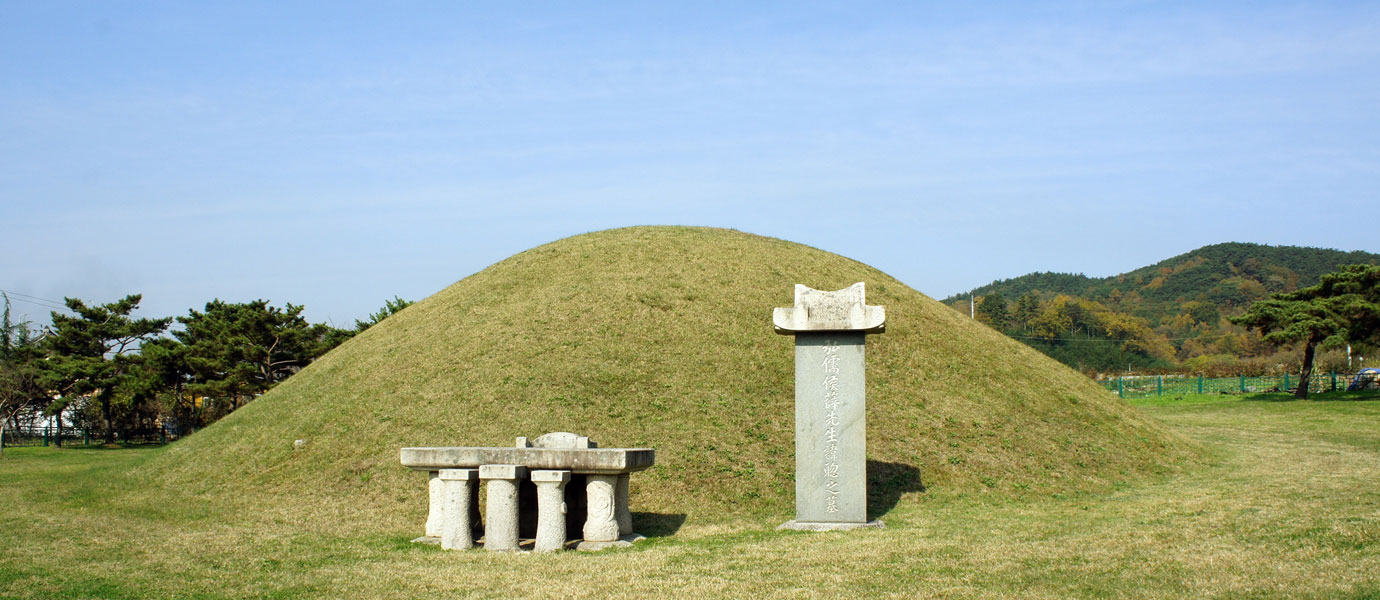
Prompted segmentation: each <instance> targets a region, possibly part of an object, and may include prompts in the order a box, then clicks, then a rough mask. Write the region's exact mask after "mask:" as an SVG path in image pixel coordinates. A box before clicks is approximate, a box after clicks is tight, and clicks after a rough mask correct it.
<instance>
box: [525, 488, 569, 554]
mask: <svg viewBox="0 0 1380 600" xmlns="http://www.w3.org/2000/svg"><path fill="white" fill-rule="evenodd" d="M532 482H533V483H535V484H537V542H536V545H535V547H534V548H533V550H536V551H537V552H551V551H553V550H561V549H563V548H565V484H567V483H569V482H570V471H532Z"/></svg>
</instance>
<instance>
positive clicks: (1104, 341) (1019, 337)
mask: <svg viewBox="0 0 1380 600" xmlns="http://www.w3.org/2000/svg"><path fill="white" fill-rule="evenodd" d="M1233 335H1241V334H1239V333H1222V334H1218V335H1201V336H1197V337H1182V338H1162V339H1163V340H1164V341H1166V342H1185V341H1188V340H1215V339H1220V338H1224V337H1228V336H1233ZM1006 337H1009V338H1012V339H1016V340H1040V341H1042V342H1079V343H1093V344H1123V343H1126V342H1153V341H1157V340H1143V339H1126V340H1118V339H1111V338H1109V339H1100V340H1099V339H1091V338H1089V339H1077V338H1067V339H1061V338H1043V337H1037V336H1026V335H1007V336H1006Z"/></svg>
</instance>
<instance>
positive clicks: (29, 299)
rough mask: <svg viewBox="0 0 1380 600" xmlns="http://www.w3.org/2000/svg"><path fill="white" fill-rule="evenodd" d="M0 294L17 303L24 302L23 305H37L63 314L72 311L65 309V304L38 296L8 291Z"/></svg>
mask: <svg viewBox="0 0 1380 600" xmlns="http://www.w3.org/2000/svg"><path fill="white" fill-rule="evenodd" d="M0 293H4V294H5V295H6V296H10V297H11V299H13V300H17V301H19V302H25V303H28V304H34V305H37V306H42V307H44V308H50V309H53V310H61V311H65V312H72V309H70V308H67V305H66V304H63V303H61V302H58V301H56V300H49V299H47V298H39V297H38V296H30V295H28V294H21V293H19V292H11V291H9V290H0Z"/></svg>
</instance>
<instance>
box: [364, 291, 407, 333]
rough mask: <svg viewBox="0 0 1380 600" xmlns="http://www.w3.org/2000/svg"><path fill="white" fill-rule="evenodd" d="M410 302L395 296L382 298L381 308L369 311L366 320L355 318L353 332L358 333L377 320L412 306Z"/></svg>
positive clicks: (376, 323) (371, 325) (375, 323)
mask: <svg viewBox="0 0 1380 600" xmlns="http://www.w3.org/2000/svg"><path fill="white" fill-rule="evenodd" d="M412 304H413V303H412V301H410V300H403V299H402V298H399V297H397V296H393V299H392V300H384V301H383V308H381V309H379V311H378V312H373V313H369V320H368V321H361V320H359V319H355V332H356V333H358V332H361V331H364V330H365V329H368V328H370V327H373V326H374V325H378V323H379V321H382V320H384V319H386V318H388V317H391V316H393V315H395V314H397V313H398V312H400V311H402V309H404V308H407V307H409V306H412Z"/></svg>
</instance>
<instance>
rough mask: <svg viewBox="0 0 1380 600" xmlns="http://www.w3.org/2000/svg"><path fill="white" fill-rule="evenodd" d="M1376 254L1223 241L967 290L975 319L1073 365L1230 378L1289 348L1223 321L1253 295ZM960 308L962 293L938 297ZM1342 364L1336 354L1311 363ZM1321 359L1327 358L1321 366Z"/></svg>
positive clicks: (1313, 279)
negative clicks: (1128, 266)
mask: <svg viewBox="0 0 1380 600" xmlns="http://www.w3.org/2000/svg"><path fill="white" fill-rule="evenodd" d="M1358 263H1366V264H1380V254H1372V253H1369V252H1342V251H1340V250H1326V249H1321V248H1301V247H1297V246H1265V245H1261V244H1242V243H1228V244H1216V245H1212V246H1206V247H1203V248H1199V249H1197V250H1194V251H1192V252H1189V253H1187V254H1183V255H1180V256H1175V257H1174V258H1171V259H1168V260H1164V261H1160V262H1159V263H1156V264H1153V265H1150V266H1148V267H1142V268H1140V269H1136V270H1134V271H1131V272H1129V273H1124V274H1121V275H1116V276H1113V277H1103V278H1093V277H1087V276H1084V275H1075V274H1070V273H1031V274H1029V275H1023V276H1021V277H1016V278H1014V279H1006V280H1002V281H995V282H993V283H991V284H989V285H985V286H982V287H980V288H977V289H976V290H973V292H972V297H973V298H974V299H976V300H977V305H976V308H977V310H976V317H977V319H978V320H979V321H982V322H983V323H986V324H987V325H989V326H991V327H992V328H994V329H996V330H998V331H1001V332H1004V333H1006V334H1007V335H1009V336H1012V337H1014V338H1016V339H1019V340H1021V341H1023V342H1025V343H1026V344H1029V345H1031V346H1033V347H1035V348H1036V349H1038V350H1040V351H1041V352H1044V353H1045V354H1048V355H1050V356H1052V357H1054V358H1055V359H1057V360H1060V361H1063V362H1064V363H1065V364H1068V365H1070V366H1072V367H1074V368H1077V369H1080V370H1083V371H1089V372H1091V371H1096V372H1102V373H1106V372H1108V371H1110V370H1112V369H1116V370H1118V371H1120V372H1124V371H1125V370H1131V369H1143V370H1178V371H1188V372H1196V373H1213V372H1216V373H1226V374H1240V373H1246V372H1257V371H1264V370H1271V369H1281V368H1287V365H1288V364H1290V363H1291V362H1292V361H1294V358H1293V354H1292V352H1293V351H1292V349H1291V348H1287V347H1286V348H1276V347H1273V346H1271V345H1269V344H1266V343H1264V341H1263V340H1262V339H1261V336H1260V333H1259V332H1256V331H1249V330H1247V329H1246V328H1244V327H1241V326H1239V325H1236V324H1234V323H1232V322H1231V320H1230V317H1232V316H1234V315H1238V314H1240V313H1241V312H1242V311H1244V310H1245V309H1246V307H1247V306H1248V305H1250V304H1251V303H1252V302H1255V301H1256V300H1260V299H1262V298H1265V297H1267V296H1269V295H1270V294H1271V293H1272V292H1287V291H1293V290H1296V289H1299V288H1300V287H1307V286H1310V285H1313V284H1315V283H1317V282H1318V279H1319V277H1321V276H1322V275H1323V274H1324V273H1328V272H1331V271H1335V270H1336V269H1337V267H1339V266H1341V265H1345V264H1358ZM944 302H945V303H946V304H948V305H949V306H951V307H953V308H954V309H955V310H958V311H959V312H962V313H964V314H967V313H968V312H969V306H970V305H969V295H968V294H966V293H964V294H958V295H954V296H951V297H949V298H947V299H945V300H944ZM1320 360H1322V361H1323V362H1324V363H1327V364H1325V365H1324V368H1341V366H1344V365H1346V362H1345V355H1338V356H1329V355H1326V354H1324V355H1323V357H1322V358H1321V359H1320ZM1329 361H1331V362H1329Z"/></svg>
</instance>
